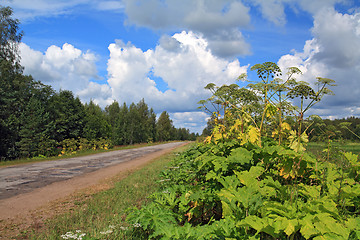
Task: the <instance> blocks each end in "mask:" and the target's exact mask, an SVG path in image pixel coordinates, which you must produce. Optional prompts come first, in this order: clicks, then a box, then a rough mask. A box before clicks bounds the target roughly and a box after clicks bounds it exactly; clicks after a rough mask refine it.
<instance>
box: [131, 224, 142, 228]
mask: <svg viewBox="0 0 360 240" xmlns="http://www.w3.org/2000/svg"><path fill="white" fill-rule="evenodd" d="M133 226H134V227H135V228H138V227H141V224H140V223H134V225H133Z"/></svg>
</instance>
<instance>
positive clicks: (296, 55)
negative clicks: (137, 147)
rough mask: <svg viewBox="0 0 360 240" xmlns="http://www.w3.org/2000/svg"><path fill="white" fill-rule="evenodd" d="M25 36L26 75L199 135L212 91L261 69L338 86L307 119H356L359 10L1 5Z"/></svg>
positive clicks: (245, 2)
mask: <svg viewBox="0 0 360 240" xmlns="http://www.w3.org/2000/svg"><path fill="white" fill-rule="evenodd" d="M0 5H3V6H10V7H12V8H13V10H14V17H16V18H18V19H19V20H20V22H21V25H20V28H21V30H22V31H23V32H24V36H23V39H22V42H21V44H20V46H19V50H20V55H21V64H22V65H23V66H24V73H25V74H30V75H32V76H33V77H34V79H36V80H40V81H42V82H43V83H45V84H48V85H51V86H52V87H53V88H54V89H55V90H57V91H58V90H60V89H62V90H71V91H72V92H73V93H74V95H75V96H78V97H79V98H80V99H81V101H82V102H84V103H85V102H89V101H90V100H93V101H94V102H95V103H97V104H99V105H100V106H101V107H102V108H104V107H105V106H107V105H110V104H111V103H112V102H113V101H115V100H116V101H118V102H119V103H120V104H122V103H123V102H126V103H127V104H130V103H132V102H134V103H137V102H139V101H140V100H141V99H144V100H145V102H146V103H147V104H148V106H149V107H152V108H153V109H154V111H155V112H156V113H158V114H159V113H161V112H162V111H167V112H168V113H169V114H170V117H171V119H172V120H173V123H174V125H175V127H182V128H183V127H184V128H187V129H189V130H190V131H191V132H198V133H201V132H202V129H203V128H204V127H205V126H206V121H207V119H208V117H209V116H208V115H207V114H206V113H204V112H203V111H201V110H199V109H198V107H199V105H198V104H197V103H198V101H199V100H202V99H207V98H208V97H209V96H210V92H209V91H208V90H205V89H204V87H205V86H206V85H207V84H208V83H215V84H216V85H217V86H221V85H223V84H232V83H237V84H239V85H240V86H241V87H243V86H246V84H247V83H245V82H238V81H237V77H238V76H239V75H241V74H242V73H246V74H248V78H249V80H252V81H256V80H258V79H257V77H256V74H255V73H254V72H252V71H251V70H250V68H251V66H253V65H255V64H257V63H264V62H269V61H270V62H275V63H277V64H278V65H279V67H280V68H281V69H282V71H283V72H287V69H288V68H289V67H298V68H299V69H300V70H301V71H302V73H303V74H302V75H299V76H297V80H301V81H306V82H309V83H310V84H314V82H315V80H316V77H326V78H331V79H333V80H335V81H336V84H337V86H336V87H333V88H332V90H333V92H334V93H335V95H333V96H326V97H324V99H323V100H322V101H321V102H320V103H318V104H317V105H315V106H314V107H313V108H312V109H311V110H310V111H309V112H308V114H317V115H319V116H321V117H323V118H330V119H335V118H344V117H349V116H355V117H360V97H359V96H360V82H359V81H360V1H359V0H316V1H314V0H117V1H116V0H101V1H98V0H51V1H49V0H32V1H28V0H2V1H1V3H0Z"/></svg>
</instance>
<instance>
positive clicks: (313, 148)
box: [307, 141, 360, 157]
mask: <svg viewBox="0 0 360 240" xmlns="http://www.w3.org/2000/svg"><path fill="white" fill-rule="evenodd" d="M329 148H330V151H332V152H339V151H344V152H352V153H354V154H357V155H359V154H360V142H346V141H344V142H331V143H330V145H329V143H326V142H310V143H309V144H308V145H307V150H308V151H310V152H312V153H313V154H314V155H315V156H317V157H321V156H322V155H324V154H325V153H324V152H323V150H324V149H329Z"/></svg>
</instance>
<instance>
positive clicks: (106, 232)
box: [100, 229, 113, 235]
mask: <svg viewBox="0 0 360 240" xmlns="http://www.w3.org/2000/svg"><path fill="white" fill-rule="evenodd" d="M112 232H113V230H112V229H109V230H107V231H105V232H100V233H101V234H104V235H106V234H110V233H112Z"/></svg>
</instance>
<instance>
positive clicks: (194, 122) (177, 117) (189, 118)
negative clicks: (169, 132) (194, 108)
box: [170, 112, 209, 134]
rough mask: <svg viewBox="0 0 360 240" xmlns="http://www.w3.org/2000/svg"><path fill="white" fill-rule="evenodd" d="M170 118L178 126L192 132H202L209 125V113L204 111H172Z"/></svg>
mask: <svg viewBox="0 0 360 240" xmlns="http://www.w3.org/2000/svg"><path fill="white" fill-rule="evenodd" d="M170 118H171V119H172V121H173V124H174V125H175V126H177V127H178V128H186V129H189V130H190V132H197V133H199V134H201V133H202V130H203V129H204V128H205V127H206V125H207V124H206V123H207V120H208V119H209V115H208V114H206V113H204V112H177V113H171V114H170Z"/></svg>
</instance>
